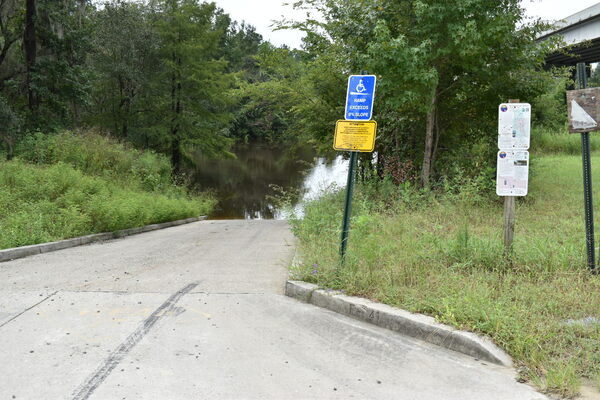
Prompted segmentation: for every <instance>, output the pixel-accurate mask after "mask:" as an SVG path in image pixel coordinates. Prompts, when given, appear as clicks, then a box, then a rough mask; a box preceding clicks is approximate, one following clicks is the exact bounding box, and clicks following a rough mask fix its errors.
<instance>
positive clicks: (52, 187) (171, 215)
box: [0, 133, 214, 249]
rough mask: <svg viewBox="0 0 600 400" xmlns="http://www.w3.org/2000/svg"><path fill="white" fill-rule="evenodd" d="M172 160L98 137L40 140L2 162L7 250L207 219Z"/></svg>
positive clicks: (0, 211)
mask: <svg viewBox="0 0 600 400" xmlns="http://www.w3.org/2000/svg"><path fill="white" fill-rule="evenodd" d="M213 205H214V200H213V199H212V198H211V197H210V196H207V195H190V194H188V193H187V192H186V190H185V189H184V188H182V187H179V186H175V185H174V184H173V182H172V180H171V176H170V165H169V162H168V160H167V159H166V157H164V156H161V155H157V154H155V153H151V152H140V151H137V150H134V149H130V148H127V147H125V146H123V145H122V144H120V143H117V142H115V141H112V140H109V139H107V138H105V137H103V136H99V135H95V134H84V135H74V134H70V133H63V134H60V135H53V136H45V135H37V136H34V137H30V138H29V139H28V140H26V141H25V142H24V143H22V144H21V146H20V148H19V149H18V152H17V158H16V159H15V160H13V161H10V162H5V161H2V162H0V233H1V234H0V249H2V248H10V247H16V246H24V245H29V244H36V243H42V242H48V241H54V240H60V239H65V238H69V237H75V236H80V235H86V234H91V233H97V232H111V231H116V230H120V229H126V228H131V227H137V226H143V225H147V224H152V223H160V222H166V221H173V220H178V219H183V218H188V217H194V216H199V215H205V214H207V213H208V212H209V211H210V209H211V208H212V207H213Z"/></svg>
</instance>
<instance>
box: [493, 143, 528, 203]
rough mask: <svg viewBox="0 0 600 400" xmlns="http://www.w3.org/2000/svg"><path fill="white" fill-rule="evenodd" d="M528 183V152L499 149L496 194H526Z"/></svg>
mask: <svg viewBox="0 0 600 400" xmlns="http://www.w3.org/2000/svg"><path fill="white" fill-rule="evenodd" d="M528 184H529V152H528V151H524V150H500V151H499V152H498V172H497V175H496V194H498V196H527V189H528Z"/></svg>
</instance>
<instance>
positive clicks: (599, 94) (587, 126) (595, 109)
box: [567, 88, 600, 133]
mask: <svg viewBox="0 0 600 400" xmlns="http://www.w3.org/2000/svg"><path fill="white" fill-rule="evenodd" d="M567 107H568V111H569V132H571V133H584V132H592V131H600V125H599V123H598V122H599V121H600V88H589V89H580V90H568V91H567Z"/></svg>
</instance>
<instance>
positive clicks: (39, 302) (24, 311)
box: [0, 291, 58, 328]
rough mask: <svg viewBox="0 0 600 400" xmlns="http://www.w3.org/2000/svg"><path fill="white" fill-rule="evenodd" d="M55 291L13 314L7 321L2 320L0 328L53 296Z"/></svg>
mask: <svg viewBox="0 0 600 400" xmlns="http://www.w3.org/2000/svg"><path fill="white" fill-rule="evenodd" d="M56 293H58V291H56V292H54V293H52V294H51V295H49V296H47V297H46V298H44V299H42V300H40V301H38V302H37V303H35V304H34V305H32V306H31V307H28V308H26V309H24V310H23V311H21V312H20V313H18V314H17V315H15V316H14V317H12V318H10V319H9V320H8V321H4V322H3V323H2V324H0V328H2V327H3V326H5V325H7V324H9V323H10V322H12V321H14V320H15V319H17V318H19V317H20V316H21V315H23V314H25V313H26V312H27V311H29V310H31V309H33V308H35V307H37V306H39V305H40V304H42V303H43V302H45V301H46V300H48V299H49V298H50V297H52V296H54V295H55V294H56Z"/></svg>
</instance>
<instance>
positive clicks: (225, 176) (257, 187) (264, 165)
mask: <svg viewBox="0 0 600 400" xmlns="http://www.w3.org/2000/svg"><path fill="white" fill-rule="evenodd" d="M234 153H235V154H236V156H237V157H236V158H235V159H224V160H223V159H220V160H215V159H208V158H203V157H201V156H198V157H196V160H195V164H196V166H195V168H194V170H193V171H192V179H193V181H194V183H195V184H196V185H197V186H198V187H200V188H202V189H203V190H206V189H208V190H211V191H213V192H214V194H215V195H216V196H217V198H218V200H219V203H218V205H217V207H216V208H215V211H214V212H213V214H212V215H210V218H211V219H285V218H287V217H289V216H290V215H291V213H294V214H296V215H298V216H301V215H302V214H303V204H305V203H306V202H307V201H309V200H311V199H315V198H318V197H319V195H321V194H322V193H323V192H324V191H327V190H332V189H334V188H341V187H344V186H345V184H346V177H347V171H348V161H347V160H344V159H343V158H342V157H341V156H338V157H337V158H334V159H326V158H324V157H317V156H316V154H315V152H314V151H313V150H312V149H300V150H298V149H291V148H289V147H284V146H273V145H266V144H252V145H243V146H238V147H236V148H235V149H234ZM280 189H282V190H283V191H284V192H286V193H288V194H290V197H291V199H292V205H293V207H291V209H290V208H287V209H281V208H280V207H278V206H277V204H278V203H279V202H277V201H274V199H273V196H276V195H277V194H278V193H279V192H280Z"/></svg>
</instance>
